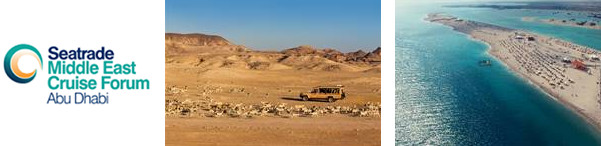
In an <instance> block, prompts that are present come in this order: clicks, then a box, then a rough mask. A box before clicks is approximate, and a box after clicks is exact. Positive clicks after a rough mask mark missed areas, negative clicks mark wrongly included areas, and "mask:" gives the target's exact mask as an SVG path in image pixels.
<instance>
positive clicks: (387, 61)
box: [381, 0, 395, 146]
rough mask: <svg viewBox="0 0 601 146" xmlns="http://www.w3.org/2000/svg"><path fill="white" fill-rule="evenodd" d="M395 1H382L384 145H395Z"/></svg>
mask: <svg viewBox="0 0 601 146" xmlns="http://www.w3.org/2000/svg"><path fill="white" fill-rule="evenodd" d="M394 2H395V1H394V0H382V33H381V34H382V38H381V39H382V48H383V49H382V127H381V128H382V145H386V146H389V145H390V146H392V145H395V138H394V137H395V130H394V129H395V112H394V111H395V107H394V103H395V102H394V100H395V96H394V94H395V66H394V61H395V59H394V57H395V55H394V53H395V45H394V44H395V43H394V40H395V39H394V38H395V36H394V32H395V29H394V26H395V21H394V20H395V17H394V15H395V3H394Z"/></svg>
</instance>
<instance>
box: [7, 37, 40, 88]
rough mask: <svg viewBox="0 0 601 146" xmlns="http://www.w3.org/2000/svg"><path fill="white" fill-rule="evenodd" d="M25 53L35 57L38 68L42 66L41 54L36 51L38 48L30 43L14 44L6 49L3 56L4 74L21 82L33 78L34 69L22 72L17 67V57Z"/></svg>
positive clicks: (35, 71)
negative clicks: (6, 51)
mask: <svg viewBox="0 0 601 146" xmlns="http://www.w3.org/2000/svg"><path fill="white" fill-rule="evenodd" d="M25 55H30V56H32V57H35V58H36V59H37V60H38V63H39V64H40V68H43V66H42V55H40V52H38V50H37V49H36V48H35V47H33V46H31V45H27V44H20V45H17V46H14V47H12V48H11V49H10V50H8V53H6V56H4V72H6V75H7V76H8V77H9V78H10V79H12V80H13V81H15V82H17V83H21V84H24V83H28V82H30V81H31V80H33V78H35V75H36V73H37V70H36V69H34V70H33V72H30V73H24V72H22V71H21V69H19V59H20V58H21V57H23V56H25Z"/></svg>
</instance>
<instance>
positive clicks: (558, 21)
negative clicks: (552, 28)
mask: <svg viewBox="0 0 601 146" xmlns="http://www.w3.org/2000/svg"><path fill="white" fill-rule="evenodd" d="M521 20H522V21H524V22H540V23H544V24H550V25H557V26H567V27H578V28H585V29H594V30H601V25H599V24H598V22H594V21H581V22H578V21H573V20H564V19H554V18H551V19H537V18H536V17H522V19H521Z"/></svg>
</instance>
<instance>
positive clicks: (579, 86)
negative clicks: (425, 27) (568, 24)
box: [425, 13, 601, 129]
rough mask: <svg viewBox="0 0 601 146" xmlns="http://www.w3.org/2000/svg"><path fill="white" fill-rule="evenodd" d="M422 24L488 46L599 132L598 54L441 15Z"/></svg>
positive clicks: (528, 34)
mask: <svg viewBox="0 0 601 146" xmlns="http://www.w3.org/2000/svg"><path fill="white" fill-rule="evenodd" d="M531 19H532V18H524V19H522V20H531ZM425 20H427V21H430V22H435V23H440V24H444V25H446V26H450V27H452V28H453V29H454V30H456V31H459V32H462V33H465V34H468V35H469V36H470V37H472V38H473V39H475V40H479V41H482V42H484V43H486V44H488V45H489V46H490V49H489V50H488V52H489V53H490V54H491V55H493V56H494V57H495V58H497V59H498V60H500V61H502V62H503V63H504V64H505V65H506V66H508V67H509V68H510V69H511V70H512V71H514V72H516V73H517V74H518V75H520V76H521V77H523V78H524V79H526V80H528V81H529V82H530V83H533V84H534V85H536V86H538V87H540V88H541V89H542V90H544V91H545V92H546V93H548V94H549V95H552V97H554V99H556V100H557V101H559V102H560V103H562V104H564V105H566V106H567V107H569V108H570V109H573V110H574V111H576V112H577V113H578V114H579V115H581V116H583V117H584V118H586V119H587V121H589V122H590V123H591V124H593V125H594V126H595V127H597V129H600V128H599V127H601V104H600V101H599V93H600V91H601V90H600V84H599V81H600V77H599V76H600V71H599V64H600V63H599V60H598V56H599V55H600V54H599V52H598V51H596V50H594V49H592V48H588V47H585V46H580V45H577V44H573V43H570V42H567V41H564V40H560V39H556V38H552V37H548V36H543V35H538V34H534V33H531V32H527V31H522V30H514V29H509V28H503V27H500V26H495V25H491V24H486V23H481V22H475V21H470V20H463V19H460V18H456V17H454V16H449V15H445V14H439V13H436V14H429V15H428V17H427V18H425Z"/></svg>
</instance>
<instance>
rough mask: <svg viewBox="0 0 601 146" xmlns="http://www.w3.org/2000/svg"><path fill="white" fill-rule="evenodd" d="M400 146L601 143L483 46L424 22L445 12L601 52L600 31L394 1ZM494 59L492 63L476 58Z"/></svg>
mask: <svg viewBox="0 0 601 146" xmlns="http://www.w3.org/2000/svg"><path fill="white" fill-rule="evenodd" d="M396 7H397V8H396V52H395V53H396V103H395V104H396V117H395V118H396V144H397V145H424V144H427V145H601V135H600V134H599V132H597V131H596V130H595V129H594V128H593V127H592V126H591V125H589V124H588V123H586V122H585V121H584V119H583V118H581V117H579V116H578V115H576V114H575V113H574V112H573V111H571V110H569V109H568V108H566V107H563V106H562V105H561V104H559V103H558V102H556V101H554V100H553V99H551V98H550V97H548V95H546V94H544V93H543V92H541V91H540V90H538V89H537V88H535V87H533V86H532V85H531V84H529V83H527V82H526V81H525V80H524V79H522V78H520V77H518V76H517V75H515V74H514V73H512V72H510V71H509V70H508V68H506V67H504V66H503V65H501V62H498V61H496V60H494V59H493V58H492V56H490V55H488V54H487V53H486V49H487V48H486V45H485V44H483V43H481V42H477V41H474V40H471V39H469V38H468V37H467V36H466V35H464V34H461V33H458V32H455V31H453V30H452V29H451V28H449V27H445V26H442V25H440V24H434V23H429V22H426V21H423V20H422V19H423V18H425V16H426V14H428V13H432V12H445V13H449V14H452V15H456V16H459V17H461V18H464V19H471V20H476V21H482V22H487V23H492V24H496V25H501V26H505V27H510V28H516V29H524V30H529V31H532V32H536V33H540V34H545V35H549V36H553V37H558V38H562V39H566V40H569V41H573V42H576V43H578V44H581V45H586V46H590V47H594V48H596V49H601V42H600V41H599V40H601V31H596V30H588V29H583V28H575V27H564V26H551V25H547V24H541V23H532V22H522V21H521V17H523V16H538V17H548V16H549V13H550V12H549V13H545V12H538V11H530V10H494V9H487V8H443V7H440V5H432V4H428V5H424V4H412V5H403V3H400V4H399V2H398V1H397V6H396ZM483 59H492V60H493V66H491V67H480V66H478V64H477V62H478V61H479V60H483Z"/></svg>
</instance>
